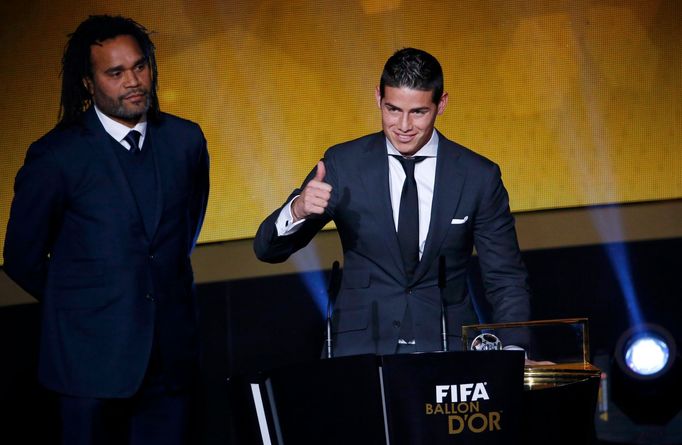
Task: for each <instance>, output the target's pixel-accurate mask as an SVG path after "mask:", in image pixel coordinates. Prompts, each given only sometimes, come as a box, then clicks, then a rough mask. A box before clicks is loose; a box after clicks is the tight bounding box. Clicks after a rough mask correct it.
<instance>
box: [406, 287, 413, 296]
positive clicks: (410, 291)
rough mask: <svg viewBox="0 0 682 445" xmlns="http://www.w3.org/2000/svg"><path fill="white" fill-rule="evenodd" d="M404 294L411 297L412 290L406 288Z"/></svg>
mask: <svg viewBox="0 0 682 445" xmlns="http://www.w3.org/2000/svg"><path fill="white" fill-rule="evenodd" d="M405 293H406V294H408V295H412V288H410V287H408V288H407V289H405Z"/></svg>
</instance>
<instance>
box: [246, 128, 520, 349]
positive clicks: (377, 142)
mask: <svg viewBox="0 0 682 445" xmlns="http://www.w3.org/2000/svg"><path fill="white" fill-rule="evenodd" d="M439 137H440V142H439V146H438V160H437V164H436V178H435V187H434V196H433V204H432V210H431V223H430V227H429V233H428V237H427V240H426V246H425V250H424V253H423V256H422V259H421V261H420V263H419V266H418V268H417V270H416V273H415V275H414V277H413V279H412V280H411V281H409V282H408V281H407V279H406V274H405V271H404V267H403V262H402V259H401V255H400V248H399V245H398V238H397V235H396V231H395V225H394V223H393V214H392V210H391V201H390V195H389V181H388V160H387V153H386V141H385V137H384V135H383V133H378V134H373V135H369V136H365V137H363V138H360V139H357V140H354V141H351V142H347V143H344V144H340V145H337V146H335V147H332V148H330V149H329V150H328V151H327V152H326V153H325V155H324V159H323V160H324V163H325V167H326V171H327V174H326V177H325V179H324V180H325V182H327V183H329V184H330V185H331V186H332V187H333V191H332V196H331V199H330V202H329V206H328V208H327V209H326V212H325V214H324V215H323V216H322V217H320V218H310V219H308V220H306V221H305V222H304V223H303V224H302V226H301V228H300V230H299V231H298V232H296V233H295V234H292V235H289V236H281V237H280V236H277V229H276V227H275V221H276V219H277V216H278V215H279V212H280V210H281V208H280V209H278V210H276V211H275V212H274V213H273V214H272V215H270V216H269V217H268V218H267V219H266V220H265V221H264V222H263V223H262V224H261V226H260V228H259V230H258V233H257V235H256V239H255V242H254V249H255V251H256V255H257V256H258V258H260V259H261V260H263V261H268V262H281V261H284V260H286V259H287V258H288V257H289V255H291V254H292V253H293V252H295V251H296V250H298V249H300V248H302V247H303V246H305V245H306V244H307V243H308V242H309V241H310V240H311V238H312V237H313V236H314V235H315V234H316V233H317V232H318V231H319V230H320V229H321V228H322V227H323V226H324V225H325V224H326V223H327V222H329V221H330V220H334V222H335V223H336V227H337V229H338V233H339V236H340V238H341V244H342V247H343V252H344V265H343V280H342V284H341V290H340V292H339V295H338V299H337V302H336V305H335V308H334V318H333V320H334V324H333V330H334V336H335V337H334V341H335V354H336V355H350V354H361V353H379V354H390V353H394V352H395V350H396V344H397V340H398V334H399V331H400V322H401V320H403V315H404V312H405V308H406V306H407V304H408V302H409V305H410V310H411V312H412V317H413V319H414V333H415V339H416V341H417V349H418V350H420V351H434V350H439V349H440V348H441V335H440V332H441V331H440V313H441V310H440V308H441V293H440V290H439V288H438V261H439V257H440V256H441V255H442V256H444V257H445V259H446V264H447V271H446V278H447V287H446V288H445V290H444V298H445V301H446V310H447V315H448V320H447V321H448V332H449V335H450V336H451V337H450V342H449V345H450V348H451V349H458V348H459V346H460V332H461V326H462V325H463V324H470V323H476V322H478V320H477V316H476V313H475V311H474V308H473V305H472V301H471V298H470V295H469V293H468V291H467V284H466V283H467V281H466V272H467V266H468V263H469V260H470V258H471V255H472V248H473V247H474V246H475V247H476V251H477V253H478V256H479V259H480V265H481V269H482V272H483V278H484V284H485V287H486V295H487V298H488V300H489V301H490V302H491V304H492V307H493V311H494V314H493V316H494V320H493V321H496V322H502V321H522V320H527V318H528V316H529V296H528V290H527V285H526V278H527V277H526V270H525V267H524V265H523V262H522V261H521V255H520V252H519V248H518V243H517V240H516V232H515V229H514V220H513V217H512V216H511V214H510V211H509V203H508V196H507V192H506V190H505V188H504V186H503V184H502V180H501V177H500V170H499V168H498V167H497V165H495V164H494V163H492V162H490V161H489V160H487V159H486V158H484V157H482V156H480V155H477V154H476V153H474V152H472V151H470V150H468V149H466V148H464V147H462V146H460V145H458V144H456V143H454V142H452V141H449V140H447V139H446V138H445V137H443V136H442V135H440V134H439ZM313 176H314V171H313V172H311V173H310V175H309V176H308V178H307V179H306V182H307V181H309V180H310V179H311V178H312V177H313ZM304 185H305V182H304ZM300 192H301V189H298V190H295V191H294V192H293V193H292V195H291V196H290V197H289V199H288V200H287V202H288V201H289V200H290V199H292V198H293V197H294V196H295V195H298V194H300ZM509 340H511V341H512V342H514V341H515V340H514V339H511V338H510V339H509Z"/></svg>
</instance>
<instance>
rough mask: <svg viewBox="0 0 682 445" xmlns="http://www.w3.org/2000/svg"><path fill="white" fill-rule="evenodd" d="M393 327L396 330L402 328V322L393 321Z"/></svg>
mask: <svg viewBox="0 0 682 445" xmlns="http://www.w3.org/2000/svg"><path fill="white" fill-rule="evenodd" d="M393 327H394V328H399V327H400V321H398V320H393Z"/></svg>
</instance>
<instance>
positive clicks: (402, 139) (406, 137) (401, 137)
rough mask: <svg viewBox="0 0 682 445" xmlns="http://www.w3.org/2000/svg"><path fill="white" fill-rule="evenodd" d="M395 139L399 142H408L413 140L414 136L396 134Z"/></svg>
mask: <svg viewBox="0 0 682 445" xmlns="http://www.w3.org/2000/svg"><path fill="white" fill-rule="evenodd" d="M396 137H397V138H398V140H399V141H400V142H410V141H411V140H412V139H414V137H415V135H414V134H396Z"/></svg>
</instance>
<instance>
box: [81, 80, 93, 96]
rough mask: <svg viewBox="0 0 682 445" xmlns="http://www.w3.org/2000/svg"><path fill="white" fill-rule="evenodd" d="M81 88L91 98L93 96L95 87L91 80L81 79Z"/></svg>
mask: <svg viewBox="0 0 682 445" xmlns="http://www.w3.org/2000/svg"><path fill="white" fill-rule="evenodd" d="M83 86H84V87H85V89H86V90H88V92H89V93H90V95H91V96H94V95H95V86H94V84H93V83H92V79H91V78H89V77H83Z"/></svg>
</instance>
